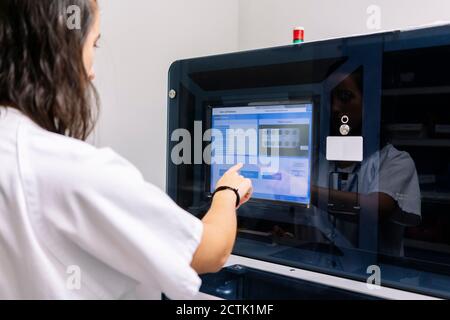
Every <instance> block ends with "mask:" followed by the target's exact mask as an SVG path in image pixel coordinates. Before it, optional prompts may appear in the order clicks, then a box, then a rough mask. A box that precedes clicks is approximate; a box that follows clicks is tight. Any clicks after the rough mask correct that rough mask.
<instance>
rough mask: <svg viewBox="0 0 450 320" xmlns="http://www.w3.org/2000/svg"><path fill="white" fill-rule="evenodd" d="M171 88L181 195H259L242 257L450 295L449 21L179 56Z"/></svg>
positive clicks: (246, 220) (196, 203) (246, 212)
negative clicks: (239, 179)
mask: <svg viewBox="0 0 450 320" xmlns="http://www.w3.org/2000/svg"><path fill="white" fill-rule="evenodd" d="M169 90H170V91H171V93H170V98H169V100H168V101H169V102H168V127H169V132H168V134H169V135H168V139H169V144H168V180H167V191H168V193H169V195H170V196H171V197H172V198H173V199H174V200H175V201H176V202H177V203H178V204H179V205H180V206H181V207H183V208H184V209H186V210H187V211H189V212H190V213H192V214H194V215H196V216H197V217H199V218H201V217H202V216H203V215H204V214H205V213H206V211H207V210H208V208H209V205H210V196H211V192H212V191H213V190H214V188H215V183H216V181H217V179H218V178H219V176H220V175H221V174H222V173H223V172H224V170H226V169H227V168H228V167H230V166H231V165H232V164H234V163H236V162H244V168H243V170H242V174H243V175H244V176H246V177H248V178H250V179H251V180H252V181H253V184H254V186H255V196H254V198H253V199H252V200H251V201H250V202H249V203H248V204H246V205H245V206H242V207H241V208H240V209H239V212H238V222H239V231H238V236H237V241H236V246H235V248H234V254H236V255H241V256H245V257H250V258H254V259H260V260H264V261H269V262H274V263H279V264H283V265H287V266H292V267H296V268H303V269H308V270H313V271H318V272H323V273H327V274H332V275H336V276H340V277H345V278H350V279H355V280H359V281H363V282H366V281H367V279H368V278H369V277H370V276H371V275H375V277H372V278H371V279H376V278H377V277H378V276H379V277H380V279H381V285H384V286H388V287H394V288H399V289H402V290H408V291H418V292H419V293H423V294H428V295H433V296H438V297H445V298H450V26H441V27H434V28H427V29H418V30H413V31H406V32H390V33H382V34H376V35H369V36H361V37H352V38H346V39H333V40H326V41H319V42H313V43H304V44H300V45H292V46H286V47H277V48H269V49H262V50H256V51H249V52H239V53H233V54H226V55H218V56H212V57H204V58H196V59H190V60H183V61H177V62H175V63H174V64H173V65H172V67H171V69H170V77H169ZM230 132H231V133H230Z"/></svg>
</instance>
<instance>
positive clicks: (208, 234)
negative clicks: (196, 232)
mask: <svg viewBox="0 0 450 320" xmlns="http://www.w3.org/2000/svg"><path fill="white" fill-rule="evenodd" d="M241 168H242V164H239V165H236V166H234V167H233V168H231V169H230V170H229V171H228V172H226V173H225V174H224V176H223V177H222V178H221V179H220V180H219V182H218V183H217V186H216V187H221V186H228V187H232V188H235V189H237V190H238V191H239V195H240V197H241V203H240V205H242V204H244V203H245V202H247V201H248V200H249V199H250V197H251V194H252V182H251V180H250V179H245V178H244V177H242V176H240V175H239V173H238V172H239V170H240V169H241ZM236 230H237V219H236V195H235V194H234V192H233V191H231V190H225V191H221V192H218V193H217V194H216V195H215V196H214V199H213V202H212V205H211V208H210V210H209V211H208V213H207V214H206V216H205V217H204V218H203V236H202V240H201V242H200V245H199V247H198V249H197V251H196V252H195V254H194V258H193V260H192V263H191V266H192V268H193V269H194V270H195V271H197V273H199V274H203V273H210V272H217V271H219V270H220V269H221V268H222V267H223V266H224V264H225V263H226V261H227V259H228V257H229V256H230V254H231V251H232V250H233V246H234V241H235V239H236Z"/></svg>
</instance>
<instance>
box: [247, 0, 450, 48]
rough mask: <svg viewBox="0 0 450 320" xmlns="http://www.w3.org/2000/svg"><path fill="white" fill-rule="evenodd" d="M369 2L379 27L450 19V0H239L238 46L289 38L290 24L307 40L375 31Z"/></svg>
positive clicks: (258, 45) (276, 42) (263, 44)
mask: <svg viewBox="0 0 450 320" xmlns="http://www.w3.org/2000/svg"><path fill="white" fill-rule="evenodd" d="M370 5H378V6H379V8H380V9H381V29H382V30H392V29H399V28H405V27H409V26H417V25H423V24H428V23H431V22H434V21H437V20H450V1H449V0H427V1H424V0H240V10H239V12H240V18H239V31H240V32H239V34H240V39H239V48H240V49H254V48H263V47H271V46H279V45H286V44H290V43H291V42H292V28H293V27H294V26H297V25H300V26H304V27H305V28H306V41H308V40H309V41H311V40H317V39H323V38H329V37H338V36H346V35H350V34H363V33H370V32H374V30H369V29H368V28H367V19H368V17H369V15H368V14H367V13H366V11H367V8H368V7H369V6H370Z"/></svg>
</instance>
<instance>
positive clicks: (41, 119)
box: [0, 0, 98, 140]
mask: <svg viewBox="0 0 450 320" xmlns="http://www.w3.org/2000/svg"><path fill="white" fill-rule="evenodd" d="M71 6H77V7H76V8H79V12H80V20H79V21H80V27H81V28H80V29H77V28H75V29H73V30H71V28H69V25H68V23H67V21H68V20H67V19H68V18H69V17H71V14H72V12H70V10H68V9H69V8H70V7H71ZM96 6H97V4H96V2H95V0H0V105H5V106H10V107H13V108H16V109H19V110H21V111H22V112H23V113H24V114H26V115H27V116H28V117H30V118H31V119H32V120H33V121H34V122H36V123H37V124H38V125H39V126H41V127H42V128H44V129H46V130H49V131H51V132H55V133H59V134H62V135H67V136H70V137H73V138H77V139H82V140H85V139H86V138H87V136H88V135H89V133H90V132H91V131H92V129H93V126H94V124H95V119H96V117H97V111H98V95H97V92H96V90H95V88H94V86H93V85H92V83H91V81H90V80H89V78H88V75H87V72H86V69H85V66H84V63H83V46H84V43H85V41H86V38H87V35H88V34H89V31H90V29H91V27H92V25H93V23H94V15H95V10H98V9H97V7H96ZM71 8H73V7H71Z"/></svg>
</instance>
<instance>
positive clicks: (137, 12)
mask: <svg viewBox="0 0 450 320" xmlns="http://www.w3.org/2000/svg"><path fill="white" fill-rule="evenodd" d="M100 8H101V12H102V39H101V41H100V49H99V50H98V53H97V60H96V65H95V66H96V73H97V79H96V86H97V89H98V90H99V93H100V96H101V98H102V108H101V110H102V111H101V117H100V121H99V123H98V126H97V130H96V133H95V135H94V140H95V143H96V144H97V145H98V146H109V147H112V148H113V149H114V150H116V151H117V152H119V153H120V154H121V155H123V156H124V157H126V158H127V159H128V160H130V161H131V162H132V163H133V164H135V165H136V166H137V167H138V168H139V169H140V170H141V171H142V172H143V174H144V176H145V178H146V179H147V180H149V181H150V182H152V183H154V184H156V185H158V186H160V187H161V188H164V186H165V176H166V175H165V170H166V165H165V162H166V128H167V126H166V122H167V120H166V104H167V98H166V97H167V71H168V68H169V66H170V64H171V63H172V62H173V61H175V60H177V59H181V58H188V57H193V56H203V55H209V54H214V53H222V52H230V51H236V50H237V49H238V0H226V1H225V0H189V1H184V0H157V1H156V0H129V1H123V0H100Z"/></svg>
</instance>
